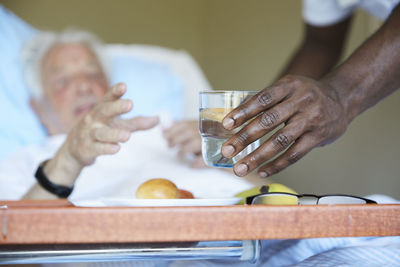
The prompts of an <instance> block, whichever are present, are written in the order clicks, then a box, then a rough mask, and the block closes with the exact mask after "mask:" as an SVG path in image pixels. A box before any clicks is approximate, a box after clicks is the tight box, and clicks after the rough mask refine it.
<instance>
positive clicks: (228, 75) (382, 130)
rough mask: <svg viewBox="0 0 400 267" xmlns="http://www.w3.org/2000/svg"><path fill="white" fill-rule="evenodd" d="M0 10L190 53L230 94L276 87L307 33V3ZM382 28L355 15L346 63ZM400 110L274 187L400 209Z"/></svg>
mask: <svg viewBox="0 0 400 267" xmlns="http://www.w3.org/2000/svg"><path fill="white" fill-rule="evenodd" d="M0 4H3V5H4V6H5V7H6V8H8V9H10V10H11V11H12V12H14V13H15V14H16V15H17V16H19V17H21V18H22V19H24V20H25V21H26V22H28V23H29V24H31V25H32V26H34V27H36V28H38V29H45V30H62V29H64V28H65V27H69V26H75V27H77V28H81V29H84V30H89V31H92V32H94V33H95V34H97V35H98V36H99V37H100V38H101V39H102V40H103V41H104V42H106V43H123V44H132V43H135V44H151V45H159V46H164V47H168V48H172V49H179V50H185V51H187V52H189V53H190V54H191V55H192V56H193V57H194V58H195V59H196V61H197V62H198V63H199V65H200V66H201V68H202V69H203V71H204V73H205V75H206V77H207V78H208V80H209V81H210V83H211V85H212V87H213V88H214V89H225V90H231V89H244V90H260V89H262V88H264V87H265V86H267V85H268V84H270V83H272V82H273V81H274V80H275V79H276V78H277V76H278V74H279V72H280V71H281V69H282V68H283V66H284V65H285V64H286V61H287V60H288V58H289V57H290V56H291V54H292V53H293V51H294V49H295V48H296V47H297V45H298V44H299V43H300V41H301V36H302V31H303V26H302V17H301V1H300V0H296V1H261V0H247V1H244V0H218V1H215V0H113V1H111V0H85V1H82V0H58V1H53V0H35V1H31V0H0ZM379 26H380V22H379V21H377V20H376V19H374V18H373V17H371V16H369V15H368V14H365V13H363V12H362V11H359V12H357V13H356V17H355V20H354V21H353V25H352V29H351V32H350V38H349V40H348V42H347V44H346V51H345V54H344V57H346V56H347V55H349V54H350V53H351V52H352V51H353V50H354V49H355V48H357V47H358V45H360V44H361V43H362V42H363V41H364V40H365V39H366V38H367V37H368V36H369V35H370V34H371V33H373V32H374V31H375V30H376V29H377V28H378V27H379ZM399 103H400V93H399V92H397V93H395V94H394V95H392V96H390V97H389V98H387V99H385V100H384V101H382V102H380V103H379V104H378V105H377V106H376V107H374V108H372V109H370V110H368V111H366V112H365V113H364V114H362V115H361V116H359V117H358V118H356V119H355V120H354V121H353V123H352V124H351V125H350V127H349V128H348V131H347V132H346V133H345V135H344V136H343V137H342V138H340V139H339V140H338V141H336V142H335V143H334V144H331V145H329V146H326V147H323V148H317V149H315V150H313V151H312V152H311V153H310V154H308V155H307V156H306V157H305V158H303V159H302V160H300V161H299V162H298V163H296V164H295V165H293V166H291V167H289V168H288V169H286V170H285V171H283V172H281V173H280V174H277V175H275V176H273V177H272V178H271V180H274V181H277V182H280V183H284V184H286V185H288V186H291V187H293V188H294V189H295V190H296V191H298V192H300V193H317V194H324V193H348V194H358V195H367V194H373V193H380V194H387V195H390V196H392V197H395V198H397V199H400V164H399V163H400V152H399V149H400V142H399V141H398V136H399V135H400V124H399V120H398V118H397V117H398V115H399V114H400V105H399ZM396 140H397V141H396ZM238 179H240V178H238Z"/></svg>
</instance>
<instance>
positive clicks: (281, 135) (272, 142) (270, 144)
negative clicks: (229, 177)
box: [233, 120, 306, 176]
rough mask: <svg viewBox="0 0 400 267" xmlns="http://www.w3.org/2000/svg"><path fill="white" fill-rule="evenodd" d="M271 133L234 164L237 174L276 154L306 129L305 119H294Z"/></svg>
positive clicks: (245, 172)
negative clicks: (259, 144)
mask: <svg viewBox="0 0 400 267" xmlns="http://www.w3.org/2000/svg"><path fill="white" fill-rule="evenodd" d="M294 121H295V122H292V123H289V124H287V125H286V126H285V127H283V128H282V129H280V130H279V131H277V132H276V133H275V134H273V135H272V136H271V137H270V138H269V139H268V140H267V141H266V142H265V143H264V144H262V145H261V146H260V147H259V148H257V149H256V150H255V151H253V152H252V153H250V154H249V155H247V156H246V157H245V158H243V159H241V160H240V161H239V162H238V163H236V164H235V166H234V168H233V170H234V172H235V174H236V175H238V176H245V175H246V174H248V173H249V172H251V171H252V170H254V169H255V168H257V167H259V166H260V165H261V164H263V163H264V162H266V161H268V160H270V159H272V158H273V157H275V156H277V155H278V154H279V153H281V152H282V151H284V150H285V149H287V148H288V147H289V146H290V145H291V144H292V143H293V142H295V141H296V140H297V139H298V138H299V137H300V136H302V135H303V134H304V132H305V129H306V121H305V120H294Z"/></svg>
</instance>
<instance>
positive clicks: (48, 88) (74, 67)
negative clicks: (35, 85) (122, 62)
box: [42, 44, 108, 131]
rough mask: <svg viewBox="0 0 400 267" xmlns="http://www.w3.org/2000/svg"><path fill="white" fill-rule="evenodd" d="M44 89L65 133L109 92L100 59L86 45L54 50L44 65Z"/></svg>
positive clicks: (45, 58) (62, 45)
mask: <svg viewBox="0 0 400 267" xmlns="http://www.w3.org/2000/svg"><path fill="white" fill-rule="evenodd" d="M42 85H43V89H44V97H45V99H47V100H48V103H49V104H50V106H51V108H52V109H53V110H54V111H55V113H56V114H55V115H57V117H58V119H59V121H60V123H61V125H62V127H63V128H64V131H69V130H70V129H71V128H72V127H73V126H74V125H75V123H76V122H77V121H78V120H79V119H80V118H82V116H83V115H85V114H86V113H87V112H88V111H89V110H90V109H91V108H92V107H93V106H94V105H95V104H96V103H97V102H98V101H99V100H100V99H101V98H103V96H104V95H105V93H106V91H107V88H108V85H107V80H106V77H105V75H104V72H103V69H102V67H101V65H100V63H99V61H98V59H97V58H96V56H95V55H94V54H93V52H92V51H91V50H90V49H89V48H88V47H87V46H86V45H84V44H58V45H55V46H54V47H53V48H51V50H50V51H49V52H48V53H47V54H46V55H45V57H44V59H43V62H42Z"/></svg>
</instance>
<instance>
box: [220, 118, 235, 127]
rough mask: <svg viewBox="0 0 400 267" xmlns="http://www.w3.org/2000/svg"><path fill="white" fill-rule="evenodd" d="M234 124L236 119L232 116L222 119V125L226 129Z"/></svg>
mask: <svg viewBox="0 0 400 267" xmlns="http://www.w3.org/2000/svg"><path fill="white" fill-rule="evenodd" d="M234 124H235V121H234V120H233V119H231V118H226V119H224V120H223V121H222V126H224V128H225V129H230V128H232V127H233V125H234Z"/></svg>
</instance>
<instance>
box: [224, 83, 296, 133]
mask: <svg viewBox="0 0 400 267" xmlns="http://www.w3.org/2000/svg"><path fill="white" fill-rule="evenodd" d="M291 90H292V86H291V85H290V84H287V83H286V82H285V81H278V82H276V83H275V84H274V85H272V86H270V87H267V88H265V89H264V90H262V91H260V92H259V93H257V94H256V95H255V96H253V97H252V98H251V99H250V100H249V101H247V102H245V103H243V104H242V105H240V106H239V107H237V108H235V109H234V110H232V111H231V112H229V113H228V114H227V115H226V116H225V118H224V119H223V121H222V125H223V127H224V128H225V129H227V130H231V129H234V128H236V127H238V126H240V125H242V124H243V123H245V122H246V121H248V120H249V119H251V118H252V117H254V116H256V115H257V114H259V113H261V112H263V111H265V110H267V109H269V108H271V107H272V106H274V105H275V104H277V103H279V102H280V101H281V100H282V99H283V98H285V97H286V96H287V95H289V94H290V93H291Z"/></svg>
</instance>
